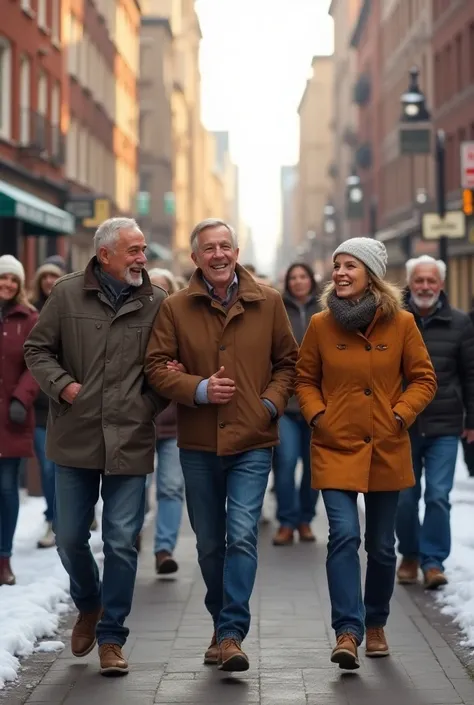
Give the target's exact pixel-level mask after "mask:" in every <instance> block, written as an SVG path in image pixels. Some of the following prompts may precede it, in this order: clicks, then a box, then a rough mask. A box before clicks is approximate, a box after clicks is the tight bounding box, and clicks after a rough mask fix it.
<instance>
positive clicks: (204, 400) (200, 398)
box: [194, 273, 278, 419]
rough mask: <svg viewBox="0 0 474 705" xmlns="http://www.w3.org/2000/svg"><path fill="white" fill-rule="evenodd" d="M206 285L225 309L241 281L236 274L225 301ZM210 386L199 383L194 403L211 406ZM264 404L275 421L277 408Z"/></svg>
mask: <svg viewBox="0 0 474 705" xmlns="http://www.w3.org/2000/svg"><path fill="white" fill-rule="evenodd" d="M203 279H204V277H203ZM204 283H205V285H206V286H207V288H208V290H209V293H210V295H211V296H212V298H213V299H214V300H215V301H218V302H219V303H220V304H221V305H222V306H224V308H226V307H227V306H228V305H229V304H230V302H231V301H232V299H233V298H234V294H235V292H236V290H237V289H238V287H239V279H238V277H237V273H235V274H234V278H233V279H232V281H231V283H230V284H229V286H228V287H227V293H226V297H225V299H221V298H220V297H219V296H217V295H216V293H215V289H214V287H213V285H212V284H210V282H208V281H207V279H204ZM208 384H209V379H203V380H202V381H201V382H199V384H198V386H197V388H196V393H195V395H194V401H195V402H196V404H209V399H208V396H207V386H208ZM262 402H263V404H265V406H266V407H267V409H268V411H269V412H270V415H271V417H272V419H274V418H275V417H276V416H277V414H278V411H277V408H276V406H275V405H274V404H273V402H271V401H270V400H269V399H262Z"/></svg>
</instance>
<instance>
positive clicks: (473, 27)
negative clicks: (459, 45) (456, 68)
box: [469, 22, 474, 83]
mask: <svg viewBox="0 0 474 705" xmlns="http://www.w3.org/2000/svg"><path fill="white" fill-rule="evenodd" d="M469 79H470V83H474V22H472V24H470V25H469Z"/></svg>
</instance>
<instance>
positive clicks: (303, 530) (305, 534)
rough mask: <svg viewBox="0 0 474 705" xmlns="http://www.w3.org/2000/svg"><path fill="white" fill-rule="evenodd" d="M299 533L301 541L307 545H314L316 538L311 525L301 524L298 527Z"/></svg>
mask: <svg viewBox="0 0 474 705" xmlns="http://www.w3.org/2000/svg"><path fill="white" fill-rule="evenodd" d="M298 533H299V535H300V541H303V542H306V543H313V542H314V541H316V536H315V535H314V534H313V532H312V529H311V526H310V525H309V524H300V525H299V526H298Z"/></svg>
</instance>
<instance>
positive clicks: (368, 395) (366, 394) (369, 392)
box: [364, 389, 372, 397]
mask: <svg viewBox="0 0 474 705" xmlns="http://www.w3.org/2000/svg"><path fill="white" fill-rule="evenodd" d="M364 394H365V396H366V397H370V395H371V394H372V390H371V389H364Z"/></svg>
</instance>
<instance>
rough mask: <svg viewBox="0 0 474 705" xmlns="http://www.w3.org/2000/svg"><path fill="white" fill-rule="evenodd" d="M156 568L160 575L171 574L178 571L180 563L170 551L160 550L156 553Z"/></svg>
mask: <svg viewBox="0 0 474 705" xmlns="http://www.w3.org/2000/svg"><path fill="white" fill-rule="evenodd" d="M155 570H156V572H157V573H158V575H170V574H171V573H176V571H177V570H178V564H177V563H176V561H175V559H174V558H173V556H172V555H171V553H170V552H169V551H158V553H155Z"/></svg>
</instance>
